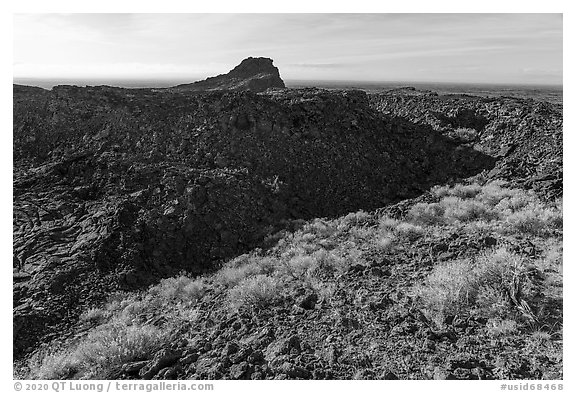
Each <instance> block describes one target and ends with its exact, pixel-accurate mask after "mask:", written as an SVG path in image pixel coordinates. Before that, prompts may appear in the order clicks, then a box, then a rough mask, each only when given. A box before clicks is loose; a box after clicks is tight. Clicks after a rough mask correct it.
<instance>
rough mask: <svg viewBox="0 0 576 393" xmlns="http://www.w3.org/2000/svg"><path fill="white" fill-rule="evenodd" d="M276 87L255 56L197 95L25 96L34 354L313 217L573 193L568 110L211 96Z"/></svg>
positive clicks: (310, 94) (18, 98)
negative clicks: (427, 195)
mask: <svg viewBox="0 0 576 393" xmlns="http://www.w3.org/2000/svg"><path fill="white" fill-rule="evenodd" d="M262 64H264V65H265V67H263V66H262ZM271 68H272V69H273V70H275V72H274V71H273V70H271ZM263 69H265V70H268V71H269V72H268V71H267V72H261V71H262V70H263ZM276 77H278V80H279V76H278V75H277V69H276V68H275V67H273V66H272V63H271V61H270V60H268V59H263V60H262V59H247V60H246V61H244V62H243V63H242V64H241V65H240V66H238V67H237V68H235V69H234V70H233V71H231V72H230V73H229V74H228V75H226V76H219V77H216V78H211V79H209V80H207V81H205V82H202V83H200V84H199V85H197V86H196V87H190V88H188V87H186V86H184V87H178V88H175V89H167V90H162V89H160V90H157V89H136V90H130V89H120V88H111V87H88V88H77V87H71V86H60V87H56V88H54V89H53V90H52V91H45V90H29V89H22V88H20V87H18V88H16V87H15V90H14V94H15V96H14V131H13V132H14V146H13V148H14V223H13V225H14V230H13V234H14V239H13V244H14V251H13V261H14V262H13V268H14V282H15V285H14V356H15V357H16V358H18V357H21V356H22V355H23V354H25V353H26V351H28V350H29V349H30V348H32V347H33V346H34V345H36V344H37V343H38V342H39V341H47V340H50V339H51V338H53V337H56V336H61V335H62V334H65V332H66V330H67V329H66V326H67V324H69V323H72V322H73V321H74V320H75V318H77V316H78V315H79V314H80V313H81V312H82V311H85V310H86V309H89V308H90V307H91V306H92V305H93V304H95V303H98V302H99V301H101V300H102V299H104V298H105V297H106V296H107V295H108V294H109V293H110V292H111V291H113V290H116V289H129V288H139V287H143V286H145V285H148V284H150V283H153V282H155V281H157V280H158V279H159V278H161V277H167V276H170V275H173V274H175V273H177V272H179V271H181V270H187V271H189V272H192V273H193V274H197V273H201V272H204V271H206V270H209V269H214V268H216V267H218V266H219V264H220V263H221V262H222V261H224V260H226V259H228V258H230V257H233V256H235V255H238V254H241V253H244V252H246V251H248V250H250V249H253V248H255V247H263V246H266V244H267V243H266V242H267V239H268V240H269V239H274V236H275V233H276V232H278V231H280V230H282V229H285V228H290V227H294V226H297V225H298V223H299V222H300V221H299V220H301V219H309V218H313V217H325V216H330V217H334V216H338V215H342V214H345V213H348V212H353V211H357V210H360V209H364V210H373V209H376V208H379V207H382V206H385V205H387V204H390V203H394V202H398V201H400V200H403V199H405V198H412V197H416V196H418V195H420V194H422V193H423V192H424V191H425V190H427V189H428V188H430V187H431V186H433V185H435V184H442V183H446V182H449V181H451V180H455V179H458V178H463V177H469V176H473V175H477V174H483V175H484V176H488V177H489V176H496V174H497V173H498V174H500V175H502V174H506V176H508V177H510V178H514V179H517V180H518V181H520V180H521V181H523V182H527V181H531V182H536V181H538V176H544V178H543V179H542V180H541V181H540V183H539V184H546V185H547V186H546V187H548V188H546V187H541V189H542V190H543V192H548V193H549V194H551V195H552V194H554V193H556V194H557V192H558V184H560V186H559V187H560V190H561V173H562V172H561V156H560V157H558V156H554V154H559V153H558V151H561V149H560V150H556V151H555V152H554V149H558V147H559V146H561V135H562V130H561V124H562V120H561V111H558V109H557V108H555V107H551V106H547V105H543V106H538V105H539V104H535V103H531V102H525V101H516V102H510V101H508V100H492V101H485V100H481V99H476V98H466V99H464V98H462V99H453V100H452V101H450V102H449V103H447V101H442V100H441V99H440V98H437V97H434V96H416V98H414V97H413V96H403V95H374V96H368V95H367V94H366V93H364V92H361V91H337V92H329V91H325V90H318V89H302V90H288V89H283V90H275V89H272V90H268V91H267V92H264V93H258V94H256V93H254V92H253V91H244V92H238V91H210V92H197V91H194V90H224V89H226V90H256V91H261V90H265V88H264V87H265V86H266V87H274V86H276V87H280V86H279V83H278V80H276V79H275V78H276ZM260 82H262V83H260ZM280 82H281V80H280ZM194 85H195V84H193V85H187V86H194ZM198 86H203V87H202V88H200V87H198ZM190 91H192V92H190ZM404 106H406V108H407V109H406V111H404V109H403V107H404ZM435 108H436V109H435ZM434 111H436V112H434ZM461 128H465V129H467V130H469V131H466V132H462V131H459V132H456V131H457V130H460V129H461ZM510 133H514V134H510ZM508 145H510V147H509V149H508V150H506V151H503V149H502V146H508ZM515 160H516V161H515ZM516 162H520V163H521V165H520V166H516V164H515V163H516ZM524 174H527V175H526V176H524ZM550 176H552V177H550ZM558 179H559V180H558ZM558 181H559V182H560V183H558ZM546 190H548V191H546ZM560 192H561V191H560ZM46 332H50V333H48V334H47V333H46ZM238 373H239V374H241V370H239V371H238Z"/></svg>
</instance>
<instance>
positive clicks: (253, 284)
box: [228, 274, 282, 310]
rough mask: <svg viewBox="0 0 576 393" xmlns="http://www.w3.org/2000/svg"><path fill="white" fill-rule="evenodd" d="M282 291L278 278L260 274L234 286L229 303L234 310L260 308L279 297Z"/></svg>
mask: <svg viewBox="0 0 576 393" xmlns="http://www.w3.org/2000/svg"><path fill="white" fill-rule="evenodd" d="M281 293H282V283H281V281H280V280H279V279H278V278H276V277H270V276H265V275H263V274H258V275H256V276H254V277H250V278H247V279H245V280H244V281H242V282H241V283H240V284H238V285H236V286H235V287H234V288H232V289H231V290H230V292H229V295H228V303H229V305H230V307H231V308H232V309H233V310H239V309H241V308H256V309H260V308H262V307H266V306H268V305H269V304H271V303H273V302H274V301H276V300H277V299H279V298H280V297H281Z"/></svg>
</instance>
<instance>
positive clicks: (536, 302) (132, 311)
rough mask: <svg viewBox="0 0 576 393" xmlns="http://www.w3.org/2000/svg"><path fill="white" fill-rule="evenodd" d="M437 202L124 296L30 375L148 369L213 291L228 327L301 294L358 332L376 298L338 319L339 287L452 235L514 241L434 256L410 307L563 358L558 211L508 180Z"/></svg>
mask: <svg viewBox="0 0 576 393" xmlns="http://www.w3.org/2000/svg"><path fill="white" fill-rule="evenodd" d="M432 193H433V195H434V196H435V197H436V198H437V202H433V203H417V204H415V205H414V206H412V207H411V208H410V209H409V211H408V213H407V215H406V217H405V218H404V219H393V218H390V217H389V216H387V215H380V214H376V213H366V212H358V213H354V214H348V215H346V216H343V217H341V218H337V219H332V220H328V219H315V220H312V221H310V222H308V223H306V224H304V225H302V226H301V228H300V229H299V230H297V231H295V232H287V233H285V234H284V235H283V236H282V237H281V238H280V239H279V240H278V241H277V243H276V245H275V246H274V247H272V248H270V249H269V250H266V251H262V250H254V251H252V252H251V253H249V254H245V255H242V256H239V257H237V258H235V259H233V260H231V261H230V262H228V263H227V264H226V265H225V266H224V267H222V268H221V269H220V270H219V271H217V272H215V273H213V274H211V275H206V276H203V277H200V278H190V277H187V276H185V275H182V276H179V277H174V278H170V279H166V280H163V281H162V282H160V283H159V284H158V285H155V286H153V287H151V288H150V289H148V290H147V291H144V292H142V293H140V294H123V293H120V294H117V295H115V296H113V297H111V298H110V300H109V302H108V304H106V305H105V306H104V307H102V308H93V309H90V310H88V311H87V312H86V313H85V314H84V315H83V316H82V318H81V320H82V321H83V323H86V324H89V325H91V326H93V327H92V329H91V331H90V333H89V334H88V335H86V336H83V337H80V338H79V339H78V340H77V341H76V342H75V343H74V344H73V345H70V346H68V347H65V348H63V349H62V350H60V351H53V352H51V353H48V352H38V353H37V354H36V355H35V357H34V358H33V359H32V360H31V361H30V362H29V367H30V372H29V374H28V375H27V376H26V377H27V378H46V379H56V378H95V377H102V376H104V375H106V372H107V371H109V370H110V369H112V368H114V367H117V366H119V365H121V364H123V363H125V362H128V361H133V360H139V359H148V358H150V357H151V356H152V354H153V353H154V352H155V351H157V350H158V349H159V348H162V347H165V346H166V345H169V343H170V342H171V341H173V340H174V337H175V335H176V334H181V333H178V332H181V331H182V328H183V327H185V326H192V325H193V324H194V321H195V320H196V318H197V313H198V311H197V306H196V304H197V302H200V301H201V300H202V298H203V296H204V295H205V294H206V293H207V291H210V292H211V293H213V294H216V296H219V299H222V300H224V301H223V302H221V304H217V305H216V306H215V307H217V309H219V310H220V312H222V313H224V314H225V315H227V316H228V317H234V315H237V314H238V313H253V314H255V315H257V314H258V313H260V312H264V311H265V310H268V309H271V308H284V309H290V307H292V306H293V303H294V302H295V298H294V297H293V293H295V291H296V293H300V292H298V291H304V292H305V293H312V294H314V295H315V296H316V298H315V299H316V301H317V302H321V303H322V305H323V307H328V312H329V315H332V316H334V317H333V318H334V320H335V321H336V322H335V323H337V324H340V325H339V326H344V327H346V326H353V325H354V324H358V323H360V322H358V320H361V315H363V314H362V313H364V312H366V311H365V310H366V309H367V308H366V307H367V306H366V305H365V302H366V298H367V295H368V294H369V291H367V289H366V288H364V289H360V290H358V291H356V290H355V291H354V293H353V295H351V296H350V300H349V301H350V302H351V303H352V304H353V305H354V307H355V308H353V309H347V310H341V309H340V308H339V307H340V306H339V305H338V304H340V303H338V302H337V301H336V300H337V299H336V298H335V296H336V293H337V292H338V288H341V286H342V283H343V281H339V280H352V281H353V280H355V278H346V279H342V277H346V274H348V272H350V271H359V270H360V271H365V272H364V273H362V272H360V273H358V274H366V272H369V273H370V274H372V272H374V274H375V276H374V277H376V278H374V279H376V280H378V279H379V278H377V277H383V276H386V277H387V276H388V275H389V273H388V274H387V273H385V272H384V270H383V269H382V268H378V267H377V268H372V267H371V266H373V265H371V264H370V262H369V261H368V260H367V257H366V255H368V254H367V253H372V255H373V254H374V253H376V255H379V257H378V258H380V259H383V258H384V257H383V256H390V257H392V258H405V255H404V254H403V253H405V252H406V249H407V248H417V247H420V246H421V245H422V246H423V245H425V247H433V246H434V245H435V244H436V243H437V242H439V241H446V239H447V236H448V235H447V234H453V233H462V234H465V235H466V236H469V237H472V238H473V237H474V236H478V235H479V234H481V236H487V234H488V235H490V236H493V237H494V238H498V239H509V240H510V239H511V240H510V241H509V244H508V243H506V242H504V241H503V242H502V244H508V246H504V245H501V244H498V245H497V246H494V247H492V246H485V247H483V248H482V250H481V251H479V252H472V251H469V250H467V249H466V250H465V251H466V252H467V256H465V257H460V258H452V259H449V260H444V261H441V262H437V261H435V258H433V259H432V260H433V261H435V264H434V265H433V266H432V267H431V272H430V273H429V274H428V276H424V278H423V279H420V281H415V282H413V286H412V289H411V290H412V292H411V293H410V294H409V296H410V298H411V299H412V300H413V303H412V304H413V305H414V306H415V307H416V308H418V309H419V310H421V311H422V312H423V313H424V315H425V316H426V317H427V319H428V320H432V321H434V323H436V325H437V327H438V328H439V329H446V328H447V327H449V326H451V324H452V323H453V322H454V321H455V320H462V319H464V320H465V319H467V318H469V317H472V318H476V319H477V320H482V321H485V322H483V323H484V329H485V330H484V333H483V334H487V335H488V336H489V337H491V339H494V340H506V339H507V337H512V336H513V335H519V334H526V335H527V337H528V338H527V339H526V340H527V342H528V344H527V345H534V346H537V347H538V348H540V349H538V350H539V351H540V350H542V351H549V353H550V356H551V357H556V358H559V357H560V356H561V353H560V354H558V353H557V347H558V346H557V345H556V344H554V342H555V341H554V340H557V338H555V337H557V333H558V332H561V323H562V322H561V306H559V305H558V304H559V302H560V304H561V296H562V295H561V291H562V289H561V288H562V276H561V273H562V241H561V235H562V209H561V204H560V205H558V204H554V203H549V204H545V203H542V202H540V201H539V200H538V199H537V198H536V196H535V195H534V194H532V193H530V192H525V191H522V190H517V189H508V188H506V187H505V186H504V184H503V183H501V182H493V183H488V184H486V185H484V186H480V185H477V184H472V185H457V186H455V187H438V188H436V189H434V190H433V191H432ZM511 235H519V236H523V238H526V239H528V238H529V239H531V241H532V242H533V243H534V244H536V245H537V247H538V249H539V250H541V252H539V253H537V254H536V255H528V254H526V253H523V252H522V250H518V249H513V248H511V247H510V245H513V244H514V242H515V240H514V239H515V238H514V236H511ZM407 246H409V247H407ZM427 252H432V251H427ZM425 255H428V254H425ZM408 259H409V258H408ZM403 260H405V259H403ZM376 261H377V262H378V259H376ZM350 269H351V270H350ZM387 285H388V286H391V285H393V284H392V281H390V282H389V284H387ZM220 295H222V296H220ZM382 304H388V303H385V302H384V303H382ZM382 304H380V303H378V304H376V305H374V304H372V305H371V306H369V307H368V308H370V307H372V308H373V309H380V308H379V307H384V306H382ZM312 306H314V304H312ZM386 307H392V306H390V305H388V306H386ZM384 309H385V308H384ZM353 310H356V311H353ZM159 317H162V323H161V324H158V322H157V321H158V318H159ZM363 323H365V324H373V323H375V322H374V321H372V320H370V319H367V320H366V321H365V322H363Z"/></svg>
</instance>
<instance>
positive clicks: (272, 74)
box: [173, 57, 285, 92]
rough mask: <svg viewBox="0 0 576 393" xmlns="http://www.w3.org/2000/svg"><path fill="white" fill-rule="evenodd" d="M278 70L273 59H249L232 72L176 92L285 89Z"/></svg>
mask: <svg viewBox="0 0 576 393" xmlns="http://www.w3.org/2000/svg"><path fill="white" fill-rule="evenodd" d="M284 87H285V85H284V81H283V80H282V79H281V78H280V72H279V71H278V68H276V67H274V65H273V64H272V59H268V58H266V57H249V58H247V59H244V60H242V62H241V63H240V64H239V65H237V66H236V67H235V68H234V69H233V70H232V71H230V72H229V73H227V74H223V75H218V76H215V77H211V78H208V79H206V80H203V81H199V82H195V83H189V84H183V85H178V86H176V87H174V88H173V89H174V90H186V91H212V90H235V91H247V90H248V91H253V92H260V91H265V90H266V89H269V88H284Z"/></svg>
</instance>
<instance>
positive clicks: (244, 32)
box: [14, 14, 562, 84]
mask: <svg viewBox="0 0 576 393" xmlns="http://www.w3.org/2000/svg"><path fill="white" fill-rule="evenodd" d="M248 56H265V57H270V58H272V59H274V64H275V65H276V66H277V67H278V68H279V69H280V75H281V76H282V78H283V79H285V80H296V79H306V80H356V81H361V80H365V81H430V82H495V83H547V84H561V83H562V15H561V14H18V15H15V16H14V77H15V78H55V79H83V78H88V79H99V78H101V79H116V78H118V79H171V80H174V79H180V80H182V79H190V80H196V79H203V78H205V77H207V76H211V75H216V74H220V73H225V72H228V71H229V70H230V69H231V68H233V67H234V66H235V65H236V64H238V63H239V62H240V61H241V60H242V59H243V58H245V57H248Z"/></svg>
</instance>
